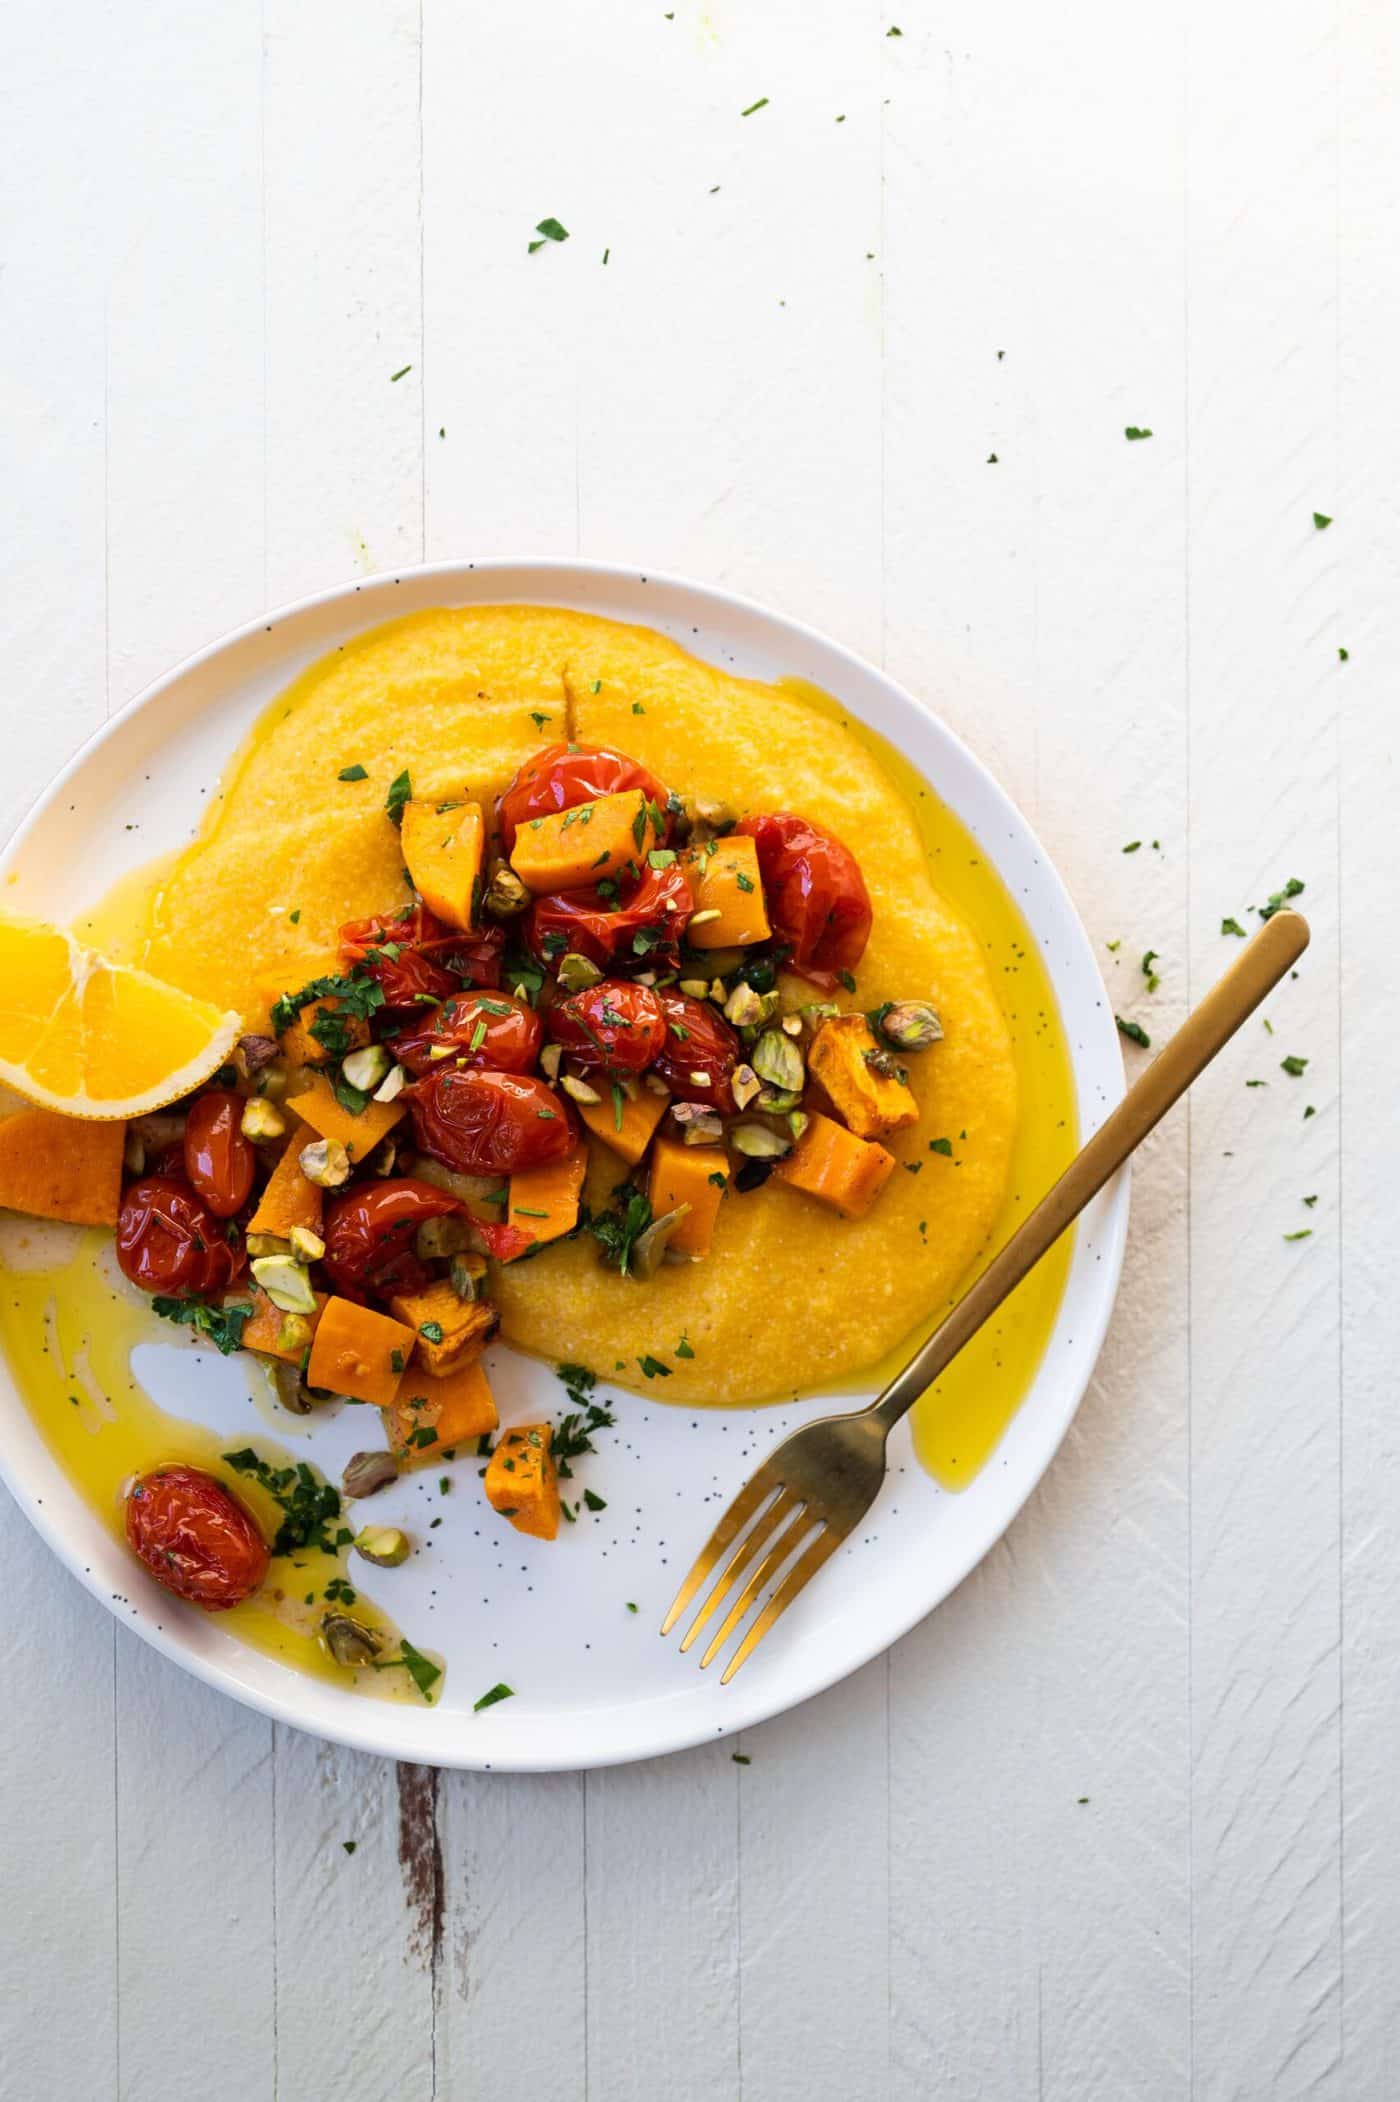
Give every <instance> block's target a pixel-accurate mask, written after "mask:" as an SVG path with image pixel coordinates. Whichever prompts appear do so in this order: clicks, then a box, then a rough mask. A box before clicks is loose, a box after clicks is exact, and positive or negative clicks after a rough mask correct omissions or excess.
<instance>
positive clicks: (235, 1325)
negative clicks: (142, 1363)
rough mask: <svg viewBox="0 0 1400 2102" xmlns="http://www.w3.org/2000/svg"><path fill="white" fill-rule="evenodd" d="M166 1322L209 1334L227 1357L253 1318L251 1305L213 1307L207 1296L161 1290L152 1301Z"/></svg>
mask: <svg viewBox="0 0 1400 2102" xmlns="http://www.w3.org/2000/svg"><path fill="white" fill-rule="evenodd" d="M151 1306H152V1308H153V1309H154V1311H155V1312H156V1313H157V1314H159V1315H160V1317H161V1319H162V1320H163V1321H174V1322H176V1323H177V1324H178V1325H179V1326H180V1327H182V1328H192V1329H193V1330H194V1331H195V1334H196V1335H200V1336H206V1337H207V1338H208V1340H209V1341H210V1342H211V1343H212V1344H213V1346H214V1348H215V1349H216V1350H217V1351H218V1353H219V1355H220V1356H221V1357H228V1356H230V1354H231V1353H232V1352H233V1351H235V1350H238V1349H241V1347H242V1344H243V1330H244V1328H245V1326H246V1324H247V1323H248V1322H249V1321H251V1320H252V1318H253V1309H252V1308H251V1307H250V1306H210V1304H209V1302H208V1300H207V1299H172V1298H170V1297H168V1296H167V1294H165V1293H164V1292H158V1293H157V1294H156V1296H155V1298H154V1299H153V1300H152V1301H151Z"/></svg>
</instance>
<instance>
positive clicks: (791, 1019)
mask: <svg viewBox="0 0 1400 2102" xmlns="http://www.w3.org/2000/svg"><path fill="white" fill-rule="evenodd" d="M782 1026H783V1034H784V1035H785V1036H801V1034H802V1017H801V1015H784V1016H783V1024H782Z"/></svg>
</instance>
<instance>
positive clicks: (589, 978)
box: [559, 950, 603, 993]
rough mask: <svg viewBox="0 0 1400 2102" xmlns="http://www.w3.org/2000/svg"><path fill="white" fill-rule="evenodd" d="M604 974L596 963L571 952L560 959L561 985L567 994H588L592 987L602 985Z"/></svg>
mask: <svg viewBox="0 0 1400 2102" xmlns="http://www.w3.org/2000/svg"><path fill="white" fill-rule="evenodd" d="M602 980H603V974H602V972H601V971H600V970H599V968H598V966H597V964H596V963H593V962H591V961H590V960H589V958H588V957H586V956H576V955H575V954H574V953H573V951H572V950H571V951H570V952H569V954H568V955H567V956H561V957H560V959H559V983H560V984H561V985H562V986H563V988H564V991H565V992H566V993H586V992H587V991H588V988H589V987H590V985H601V983H602Z"/></svg>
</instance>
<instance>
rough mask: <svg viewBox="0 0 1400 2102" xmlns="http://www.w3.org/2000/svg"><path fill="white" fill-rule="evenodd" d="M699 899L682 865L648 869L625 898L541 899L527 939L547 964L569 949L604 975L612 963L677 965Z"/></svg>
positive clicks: (559, 895)
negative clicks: (691, 916) (584, 957)
mask: <svg viewBox="0 0 1400 2102" xmlns="http://www.w3.org/2000/svg"><path fill="white" fill-rule="evenodd" d="M694 910H695V899H694V897H693V895H692V893H691V888H690V885H689V883H688V882H687V881H686V876H685V871H684V870H683V869H682V867H681V865H680V863H679V862H676V861H673V862H672V863H671V865H670V866H669V868H664V869H654V868H651V867H647V868H644V869H643V870H642V874H641V880H640V882H638V883H635V884H634V885H633V886H632V888H631V890H630V891H628V892H627V893H626V894H625V895H623V896H620V897H619V896H615V895H614V894H613V892H612V891H611V889H607V890H599V889H594V890H575V891H568V892H555V893H552V894H551V895H550V896H549V897H547V898H536V900H535V902H534V904H533V905H532V906H531V907H530V912H529V916H528V918H527V921H526V929H525V938H526V941H527V942H528V944H529V946H530V948H531V949H532V950H533V952H534V954H535V955H536V956H538V957H539V959H540V961H541V962H542V963H546V964H550V963H557V962H558V960H559V958H560V957H561V956H564V955H567V954H568V952H569V951H570V950H572V951H573V952H574V954H575V955H577V956H586V957H587V958H588V960H589V962H590V963H596V964H597V965H598V967H599V969H600V970H606V969H607V967H608V965H609V964H610V963H613V962H614V961H616V962H618V963H622V962H624V961H625V962H628V963H639V964H640V963H647V964H650V963H653V962H654V963H657V964H661V965H666V964H674V963H675V961H676V958H677V956H678V954H679V952H680V940H681V935H682V934H683V933H684V931H685V923H686V921H687V920H688V919H689V918H690V915H691V913H692V912H693V911H694Z"/></svg>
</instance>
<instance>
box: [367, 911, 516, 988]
mask: <svg viewBox="0 0 1400 2102" xmlns="http://www.w3.org/2000/svg"><path fill="white" fill-rule="evenodd" d="M504 948H505V933H504V931H503V929H501V928H500V927H494V926H493V927H483V928H481V929H479V930H477V931H476V932H472V931H467V932H463V931H462V930H461V929H460V928H457V927H449V926H448V925H447V922H446V921H445V920H440V919H439V918H438V917H437V915H436V914H435V913H431V912H429V910H428V908H427V906H426V905H423V904H415V905H404V906H402V907H401V908H400V909H399V911H397V912H379V913H376V914H375V915H374V916H373V918H372V919H368V920H347V922H346V924H345V925H344V926H343V927H342V928H341V930H340V953H341V955H342V956H343V957H344V958H345V960H346V962H347V963H362V964H363V965H364V966H365V968H366V970H367V971H368V972H369V974H370V976H371V977H372V978H374V979H375V980H377V982H378V983H379V984H380V985H381V986H383V988H384V1004H385V1006H386V1007H420V1006H423V1005H424V1004H426V1002H427V1001H429V1000H446V999H447V998H448V997H449V996H450V995H451V994H452V993H455V992H460V991H461V988H462V985H463V984H464V983H466V984H468V985H499V984H500V982H501V954H502V951H503V950H504Z"/></svg>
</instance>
